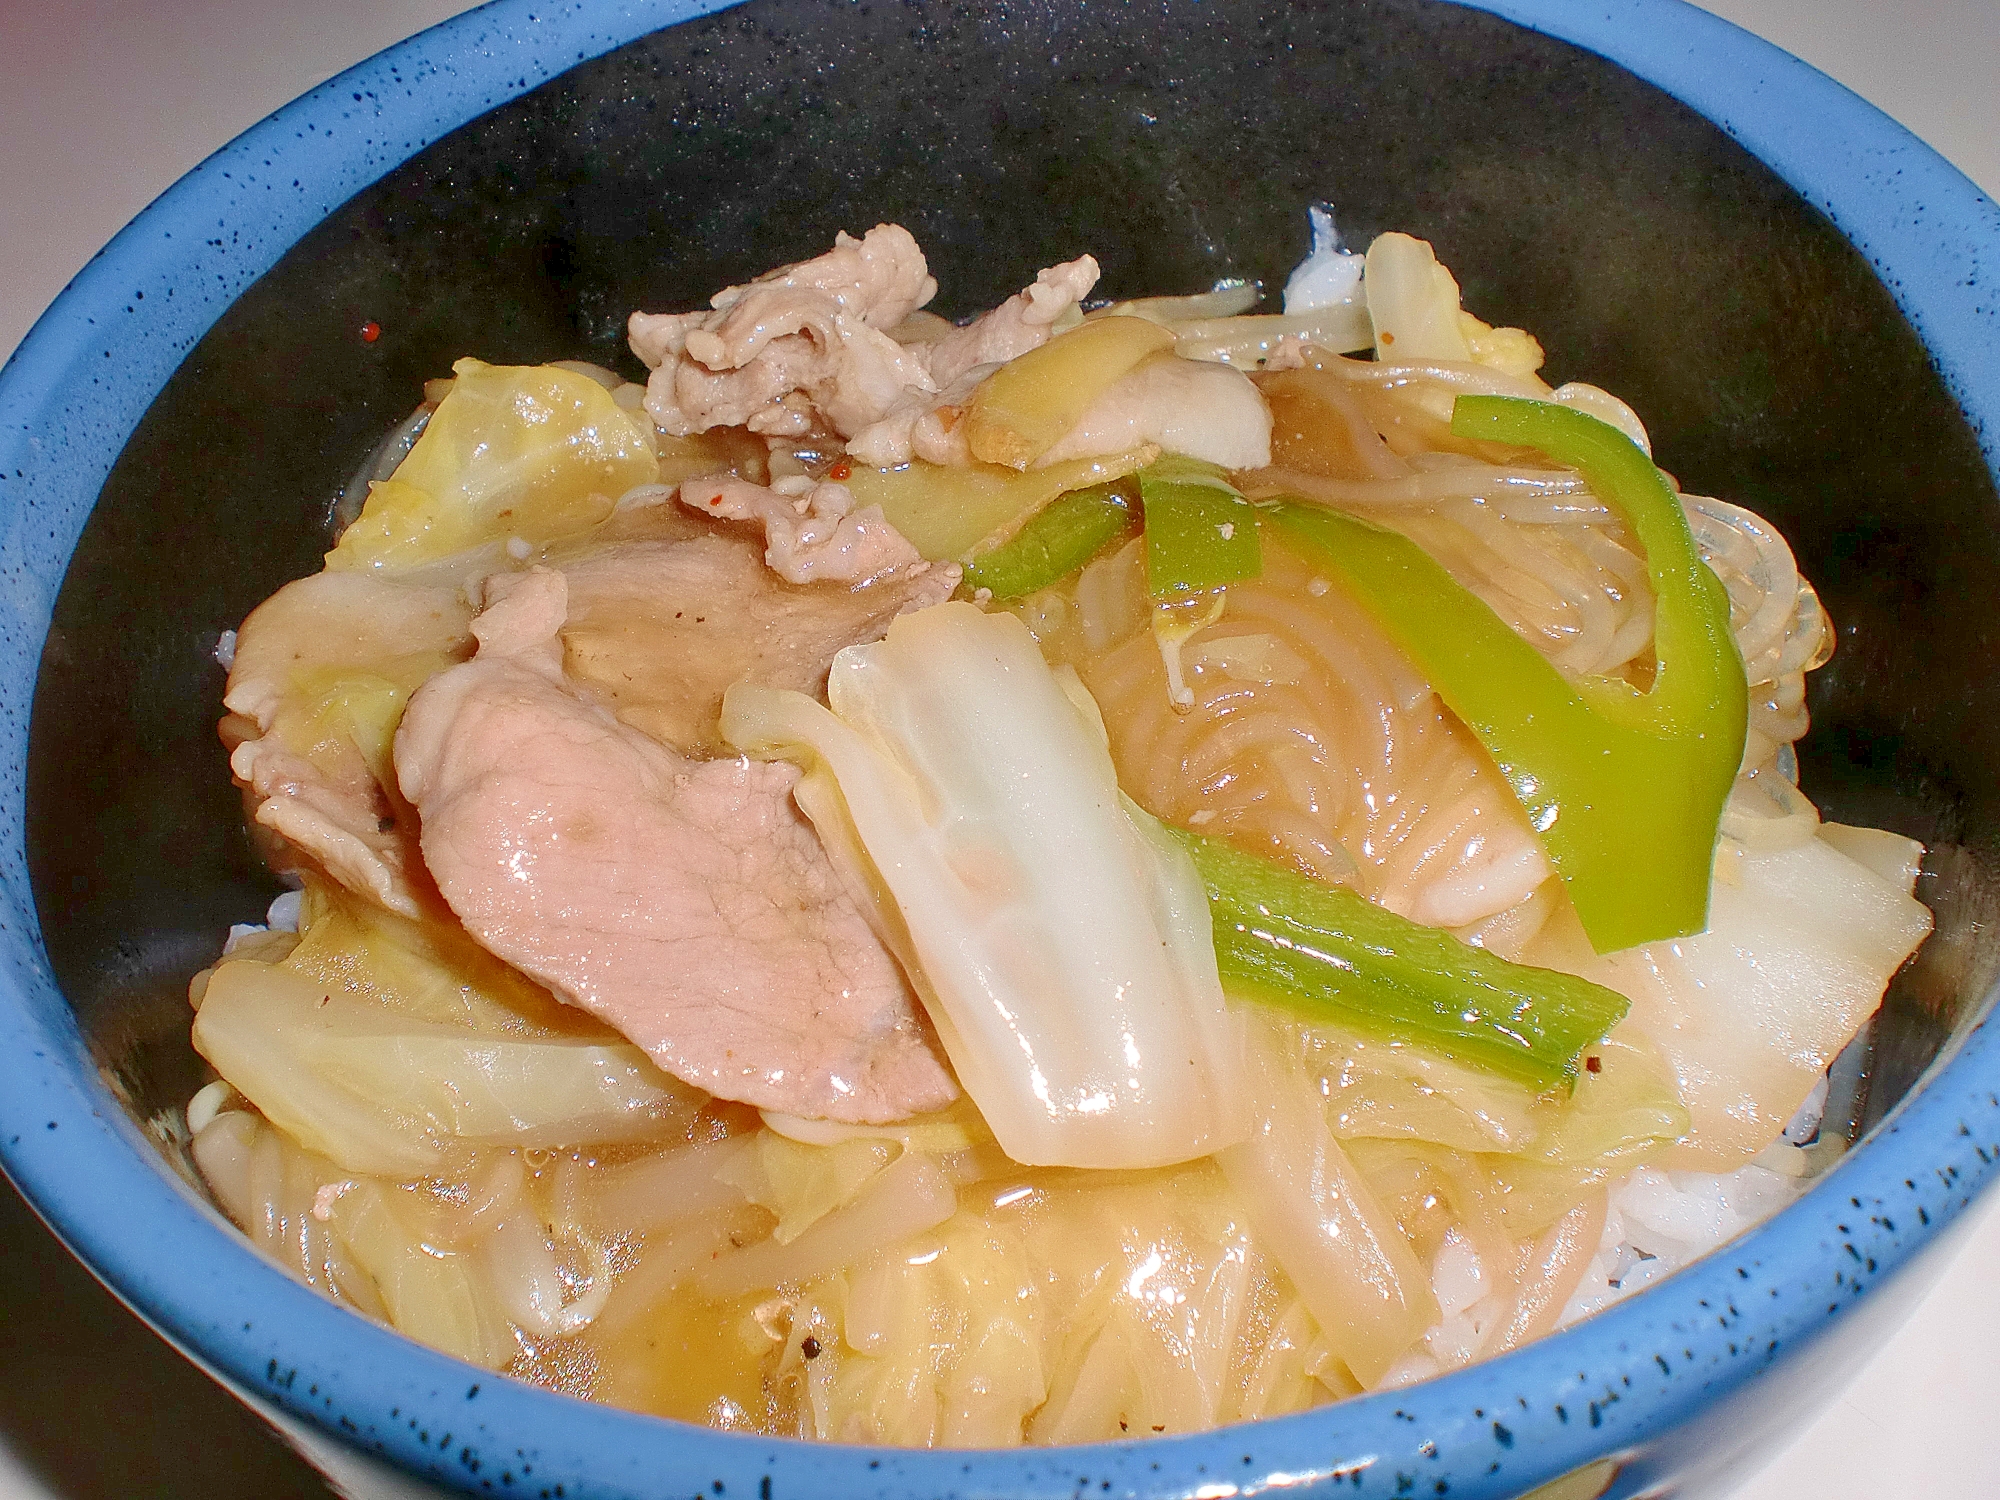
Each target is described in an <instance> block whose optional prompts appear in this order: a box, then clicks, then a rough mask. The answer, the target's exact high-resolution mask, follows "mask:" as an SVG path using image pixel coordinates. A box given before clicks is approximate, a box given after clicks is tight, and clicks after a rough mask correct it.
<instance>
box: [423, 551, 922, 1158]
mask: <svg viewBox="0 0 2000 1500" xmlns="http://www.w3.org/2000/svg"><path fill="white" fill-rule="evenodd" d="M488 588H489V593H490V597H489V600H488V607H487V609H486V611H485V612H484V613H483V614H481V615H480V616H479V617H478V618H477V619H476V620H475V621H474V623H473V632H474V634H475V635H476V636H477V637H478V638H479V643H480V646H479V652H478V655H477V656H475V657H474V658H473V660H471V661H470V662H467V663H466V664H464V665H462V666H458V667H454V668H452V669H451V670H449V671H447V672H443V673H441V674H439V675H438V676H437V677H435V678H433V679H432V680H431V681H430V682H429V683H428V684H426V685H425V687H424V688H423V689H422V690H421V691H419V692H418V693H417V695H416V696H415V697H414V698H413V699H412V700H411V702H410V706H409V708H408V710H407V712H406V713H405V714H404V717H403V723H402V728H401V729H400V730H399V731H398V733H397V736H396V771H397V775H398V778H399V779H400V781H401V784H402V789H403V791H404V793H405V795H407V796H408V798H409V800H410V801H411V803H412V804H414V805H415V806H416V808H417V809H418V811H419V813H420V814H421V817H422V825H423V854H424V859H425V861H426V863H427V864H428V865H429V867H430V871H431V874H432V876H433V877H434V878H435V879H436V881H437V884H438V887H439V889H440V890H441V891H442V892H443V894H444V897H445V899H446V901H447V902H449V903H450V905H451V907H452V909H453V910H454V911H455V912H457V913H458V915H459V917H460V918H461V919H462V920H463V921H464V923H465V925H466V928H467V929H468V930H469V931H470V932H471V933H472V934H473V936H474V937H476V938H477V939H478V940H479V941H480V942H481V943H482V944H483V945H484V946H485V947H487V948H488V949H489V950H491V951H492V952H493V953H495V954H497V955H498V956H500V957H501V958H503V959H505V960H506V961H507V962H509V963H511V964H513V965H514V966H515V967H517V968H519V969H521V970H522V971H523V972H525V973H528V974H531V975H533V976H534V977H535V978H537V979H539V980H541V981H542V982H543V983H544V984H547V985H548V986H549V987H550V988H551V989H553V990H555V992H556V993H557V994H558V995H560V996H562V997H563V998H565V999H567V1000H569V1001H571V1002H572V1003H574V1004H576V1005H578V1006H581V1007H582V1008H584V1009H585V1010H588V1011H590V1012H591V1013H593V1014H594V1015H596V1016H598V1017H599V1018H601V1019H602V1020H604V1021H607V1022H609V1023H610V1024H611V1025H613V1026H615V1027H617V1028H618V1030H619V1031H621V1032H623V1033H624V1034H625V1035H626V1036H627V1037H629V1038H630V1039H631V1040H632V1041H634V1042H636V1043H637V1044H638V1045H639V1046H641V1047H643V1048H645V1049H646V1051H647V1052H648V1053H650V1054H651V1055H652V1057H653V1058H654V1060H655V1061H656V1062H658V1063H659V1064H660V1066H661V1067H663V1068H665V1069H666V1070H667V1071H668V1072H670V1073H672V1074H673V1075H674V1076H675V1077H677V1078H680V1079H683V1080H684V1081H686V1082H688V1083H692V1084H694V1085H696V1086H697V1087H700V1088H704V1089H707V1090H708V1091H710V1092H711V1093H714V1094H717V1095H719V1096H721V1097H722V1098H725V1099H736V1100H740V1101H742V1102H744V1103H746V1104H753V1105H757V1106H759V1107H760V1108H768V1109H778V1110H783V1111H785V1112H787V1113H790V1114H798V1115H804V1116H808V1117H812V1118H819V1119H828V1120H838V1121H845V1122H853V1123H869V1124H875V1123H883V1122H887V1121H890V1120H896V1119H902V1118H906V1117H908V1116H909V1115H912V1114H917V1113H921V1112H923V1111H926V1110H931V1109H937V1108H940V1107H942V1106H943V1105H945V1104H947V1103H949V1102H950V1101H951V1100H952V1099H953V1098H954V1097H956V1095H957V1086H956V1084H955V1083H954V1082H953V1081H952V1079H951V1076H950V1074H949V1073H948V1072H947V1071H946V1069H945V1067H944V1064H943V1063H942V1061H941V1060H940V1057H939V1054H938V1051H937V1049H936V1046H935V1044H934V1042H933V1041H932V1039H931V1037H930V1035H929V1033H928V1031H927V1030H926V1028H925V1027H924V1025H923V1023H922V1022H921V1021H920V1020H919V1018H918V1013H917V1008H916V1004H915V1001H914V998H913V997H912V995H911V993H910V990H909V987H908V985H907V983H906V982H905V980H904V978H903V975H902V972H901V971H900V970H899V969H898V968H897V966H896V962H895V960H894V959H893V958H892V957H891V956H890V955H889V953H888V951H887V950H886V949H884V948H883V946H882V945H881V943H880V941H878V940H877V938H876V937H875V934H874V932H873V930H872V929H871V928H870V927H869V925H868V922H867V920H866V918H865V917H863V915H862V913H861V911H860V910H859V908H858V907H857V906H856V905H855V903H854V901H853V899H852V898H851V897H850V896H849V895H848V894H847V892H846V890H845V888H844V887H843V886H842V885H841V882H840V879H839V877H838V876H837V875H836V874H835V872H834V870H833V867H832V865H831V864H830V863H829V862H828V860H827V857H826V853H825V851H824V850H823V849H822V848H821V846H820V844H819V841H818V838H817V837H816V835H815V834H814V833H813V830H812V827H811V825H810V824H809V823H807V822H806V821H805V819H804V818H803V817H802V816H801V815H800V814H799V812H798V810H797V809H796V807H795V806H794V805H793V802H792V798H791V789H792V785H793V783H794V782H795V781H796V780H797V777H798V771H797V769H796V768H794V767H790V766H785V765H778V764H759V763H753V762H750V761H746V760H741V759H731V760H709V761H695V760H690V759H688V758H686V757H685V756H682V755H680V754H678V753H676V752H675V751H673V750H670V749H668V748H666V747H665V746H663V745H661V744H659V743H658V742H657V741H655V740H653V739H652V738H650V737H648V736H647V735H645V734H642V733H640V732H638V731H636V730H634V729H631V728H629V727H627V726H626V725H624V724H622V723H620V722H619V721H618V719H617V718H616V717H614V716H613V715H612V714H611V713H610V712H608V711H607V710H606V709H604V708H603V707H601V706H599V705H597V704H594V703H590V702H587V701H585V700H584V699H583V698H582V697H580V696H579V695H578V694H577V693H576V692H574V691H572V689H571V688H570V686H569V685H568V683H567V682H566V680H565V678H564V676H563V670H562V647H561V645H560V643H559V639H558V632H559V630H560V629H561V627H562V624H563V621H564V617H565V614H566V612H567V592H568V591H567V588H566V585H565V581H564V578H563V575H562V574H561V573H559V572H554V571H551V570H547V569H536V570H535V571H533V572H530V573H524V574H511V575H505V576H503V577H499V578H495V579H493V580H490V581H489V584H488Z"/></svg>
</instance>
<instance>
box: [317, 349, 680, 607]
mask: <svg viewBox="0 0 2000 1500" xmlns="http://www.w3.org/2000/svg"><path fill="white" fill-rule="evenodd" d="M452 369H453V372H454V374H455V375H456V377H457V378H456V379H455V380H454V381H453V382H452V387H451V390H450V392H449V394H447V395H446V396H445V398H444V400H443V401H442V402H440V403H439V405H438V409H437V411H436V412H435V413H434V414H433V415H432V417H431V420H430V425H429V426H427V427H425V429H424V432H423V436H422V437H420V438H418V439H417V442H416V446H415V447H413V448H412V449H411V450H410V453H409V456H408V457H407V458H405V459H404V460H403V462H402V463H401V464H400V465H398V466H397V469H396V472H395V473H394V474H393V475H391V476H390V477H389V478H388V479H385V480H383V481H381V482H379V483H377V484H376V485H374V486H373V487H372V488H371V490H370V493H369V496H368V501H367V504H366V505H365V506H363V507H362V511H361V516H360V518H359V519H358V520H356V521H355V523H354V524H353V525H352V526H350V527H348V528H347V530H346V532H344V533H343V534H342V536H341V538H340V543H339V545H338V546H336V547H335V548H334V549H333V551H331V552H329V553H328V554H327V557H326V564H327V566H328V567H329V568H335V569H342V568H348V569H351V568H370V569H377V570H396V569H405V568H414V567H419V566H421V565H423V564H425V563H431V562H436V561H438V560H439V559H441V558H445V557H449V556H450V555H451V554H453V553H456V552H464V551H466V550H468V549H470V548H473V547H477V546H479V545H481V544H482V543H487V542H504V541H506V540H507V539H509V538H512V537H519V538H521V539H522V540H523V541H525V542H527V543H528V544H530V545H538V544H541V543H544V542H547V541H550V540H553V539H554V538H556V537H559V536H565V535H568V534H570V533H573V532H578V531H582V530H585V529H586V528H588V527H590V526H593V525H595V524H597V523H598V522H600V521H602V520H603V519H604V518H605V517H606V516H608V515H610V514H611V509H612V506H613V504H614V503H615V502H616V501H617V499H618V497H619V496H620V495H623V494H624V493H625V492H626V491H628V490H630V489H633V488H634V487H636V486H638V485H641V484H651V483H655V482H657V480H658V478H659V473H660V469H659V460H658V458H657V457H656V456H655V454H654V450H653V445H652V442H651V435H650V432H649V429H648V423H647V419H646V417H645V416H644V414H643V413H637V414H635V413H633V412H629V411H627V410H625V409H624V408H623V407H621V406H620V405H619V404H618V403H617V402H616V401H614V400H613V399H612V396H611V393H610V392H609V391H607V390H606V389H605V388H604V387H603V386H602V385H600V384H599V383H598V382H597V381H595V380H592V379H591V378H590V377H588V376H587V375H579V374H577V373H576V372H575V371H573V370H565V369H560V368H558V367H556V366H553V365H532V366H527V365H488V364H482V363H481V362H480V361H478V360H476V359H462V360H460V361H459V362H458V363H457V364H455V365H454V366H452Z"/></svg>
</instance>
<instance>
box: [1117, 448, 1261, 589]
mask: <svg viewBox="0 0 2000 1500" xmlns="http://www.w3.org/2000/svg"><path fill="white" fill-rule="evenodd" d="M1139 493H1140V496H1141V497H1142V498H1143V499H1144V501H1145V504H1146V581H1147V586H1148V588H1149V589H1150V590H1151V592H1152V595H1153V597H1154V598H1155V599H1163V598H1168V597H1171V596H1172V595H1175V594H1193V593H1200V592H1201V591H1203V590H1205V589H1212V588H1219V587H1221V586H1222V585H1224V584H1230V583H1235V582H1237V581H1238V580H1240V579H1244V578H1255V577H1256V576H1257V575H1258V574H1260V573H1262V572H1263V571H1264V547H1263V542H1262V539H1261V537H1260V536H1259V534H1258V530H1257V508H1256V507H1255V506H1253V505H1251V503H1250V502H1249V501H1248V500H1246V499H1244V498H1243V496H1242V495H1241V494H1239V493H1238V492H1237V490H1236V488H1235V486H1234V485H1232V484H1230V482H1229V481H1228V480H1227V479H1225V478H1223V477H1222V470H1221V469H1219V468H1217V467H1216V466H1215V465H1214V464H1206V463H1201V462H1200V461H1198V460H1196V459H1191V458H1181V457H1178V456H1171V455H1170V456H1169V457H1166V458H1163V459H1161V460H1160V461H1159V462H1158V463H1155V464H1151V465H1148V466H1147V467H1146V468H1143V469H1141V470H1140V471H1139Z"/></svg>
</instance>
